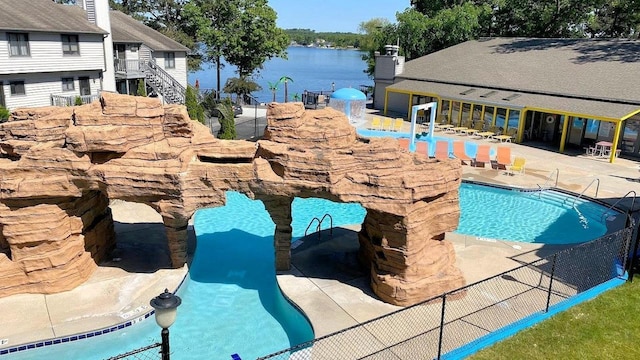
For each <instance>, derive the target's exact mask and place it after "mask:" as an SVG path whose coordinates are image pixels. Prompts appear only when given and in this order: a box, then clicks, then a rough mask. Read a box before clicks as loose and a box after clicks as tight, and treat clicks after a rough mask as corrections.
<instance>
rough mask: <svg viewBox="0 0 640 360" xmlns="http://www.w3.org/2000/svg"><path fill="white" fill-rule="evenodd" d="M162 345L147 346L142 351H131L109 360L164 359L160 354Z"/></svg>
mask: <svg viewBox="0 0 640 360" xmlns="http://www.w3.org/2000/svg"><path fill="white" fill-rule="evenodd" d="M161 346H162V344H160V343H156V344H153V345H149V346H145V347H143V348H140V349H136V350H133V351H129V352H128V353H124V354H120V355H118V356H114V357H110V358H109V359H107V360H121V359H127V360H156V359H158V360H159V359H162V355H161V354H160V348H161Z"/></svg>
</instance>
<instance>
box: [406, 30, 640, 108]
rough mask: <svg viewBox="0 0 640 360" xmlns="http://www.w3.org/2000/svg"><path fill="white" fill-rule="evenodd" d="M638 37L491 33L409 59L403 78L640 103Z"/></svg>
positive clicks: (639, 50)
mask: <svg viewBox="0 0 640 360" xmlns="http://www.w3.org/2000/svg"><path fill="white" fill-rule="evenodd" d="M638 77H640V41H637V40H624V39H532V38H491V39H480V40H473V41H467V42H464V43H461V44H458V45H455V46H452V47H449V48H447V49H444V50H441V51H438V52H435V53H432V54H429V55H426V56H423V57H421V58H418V59H415V60H412V61H408V62H407V63H406V64H405V68H404V72H403V73H402V74H400V75H399V76H398V78H399V79H397V80H396V81H398V80H401V79H410V80H431V81H434V82H443V83H450V84H459V85H465V86H479V87H488V88H490V87H495V88H499V89H504V90H506V91H515V92H530V93H541V94H542V93H544V94H554V95H559V96H562V95H570V96H572V97H582V98H588V99H599V100H602V99H606V100H611V101H616V102H623V103H633V104H639V105H640V87H639V86H637V84H636V79H638Z"/></svg>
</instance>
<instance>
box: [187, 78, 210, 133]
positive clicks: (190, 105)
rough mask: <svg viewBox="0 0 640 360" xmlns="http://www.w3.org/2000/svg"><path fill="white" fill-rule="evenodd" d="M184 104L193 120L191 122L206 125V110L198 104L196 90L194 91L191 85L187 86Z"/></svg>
mask: <svg viewBox="0 0 640 360" xmlns="http://www.w3.org/2000/svg"><path fill="white" fill-rule="evenodd" d="M184 104H185V106H186V107H187V112H188V113H189V117H190V118H191V120H195V121H198V122H200V123H202V124H204V123H205V118H204V108H203V107H202V105H201V104H200V103H199V102H198V95H197V93H196V89H194V88H193V86H191V85H188V86H187V92H186V93H185V100H184Z"/></svg>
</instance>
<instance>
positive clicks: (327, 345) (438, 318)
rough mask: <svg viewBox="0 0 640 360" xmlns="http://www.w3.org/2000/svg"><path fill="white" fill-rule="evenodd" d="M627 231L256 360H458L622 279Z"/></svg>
mask: <svg viewBox="0 0 640 360" xmlns="http://www.w3.org/2000/svg"><path fill="white" fill-rule="evenodd" d="M632 233H633V228H632V227H629V228H626V229H623V230H620V231H618V232H615V233H612V234H609V235H606V236H604V237H601V238H599V239H597V240H594V241H591V242H588V243H584V244H581V245H578V246H575V247H572V248H569V249H566V250H563V251H561V252H557V253H555V254H553V255H550V256H547V257H544V258H540V259H538V260H536V261H533V262H530V263H526V264H524V265H521V266H518V267H516V268H514V269H512V270H509V271H506V272H503V273H501V274H498V275H495V276H492V277H490V278H488V279H485V280H482V281H479V282H476V283H473V284H470V285H467V286H464V287H461V288H458V289H455V290H453V291H449V292H446V293H444V294H442V295H440V296H436V297H433V298H430V299H428V300H426V301H424V302H421V303H419V304H416V305H413V306H409V307H407V308H404V309H401V310H398V311H395V312H393V313H390V314H387V315H385V316H382V317H379V318H376V319H372V320H369V321H366V322H363V323H361V324H358V325H355V326H352V327H349V328H347V329H344V330H341V331H338V332H335V333H333V334H329V335H326V336H323V337H320V338H318V339H315V340H312V341H308V342H305V343H302V344H299V345H296V346H293V347H291V348H289V349H285V350H282V351H278V352H276V353H273V354H270V355H267V356H264V357H261V358H259V360H266V359H283V360H284V359H342V360H348V359H354V360H355V359H417V358H420V359H440V358H441V357H443V356H445V355H446V357H447V358H461V357H462V356H460V354H463V353H465V352H467V355H468V353H470V352H473V351H474V350H473V349H476V348H474V347H473V346H474V345H473V344H471V343H473V342H475V341H481V339H484V338H485V337H488V336H489V335H491V334H492V333H494V332H496V331H499V330H501V329H504V328H506V327H507V326H511V325H512V324H514V323H515V322H518V321H520V320H523V319H525V318H529V317H532V316H541V315H542V314H544V313H545V312H548V311H550V310H551V309H552V308H553V306H554V305H557V304H559V303H560V302H563V301H566V300H568V299H571V298H572V297H574V296H576V295H577V294H580V293H583V292H585V291H587V290H589V289H591V288H593V287H595V286H597V285H599V284H602V283H605V282H607V281H609V280H611V279H614V278H624V275H625V272H624V269H625V268H626V265H627V259H628V255H629V246H630V243H631V236H632ZM474 344H475V343H474Z"/></svg>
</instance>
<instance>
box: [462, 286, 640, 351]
mask: <svg viewBox="0 0 640 360" xmlns="http://www.w3.org/2000/svg"><path fill="white" fill-rule="evenodd" d="M469 359H472V360H483V359H487V360H500V359H505V360H507V359H508V360H511V359H528V360H533V359H581V360H582V359H616V360H619V359H640V275H636V277H635V279H634V282H633V283H626V284H624V285H622V286H619V287H617V288H615V289H613V290H610V291H607V292H606V293H604V294H602V295H600V296H598V297H597V298H595V299H593V300H591V301H588V302H586V303H583V304H580V305H578V306H575V307H572V308H571V309H569V310H567V311H565V312H562V313H559V314H557V315H555V316H553V317H552V318H550V319H548V320H546V321H543V322H541V323H539V324H537V325H535V326H534V327H532V328H529V329H526V330H523V331H521V332H519V333H518V334H516V335H514V336H513V337H511V338H509V339H506V340H504V341H502V342H500V343H498V344H495V345H493V346H491V347H489V348H486V349H484V350H483V351H480V352H478V353H477V354H475V355H474V356H471V357H470V358H469Z"/></svg>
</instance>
